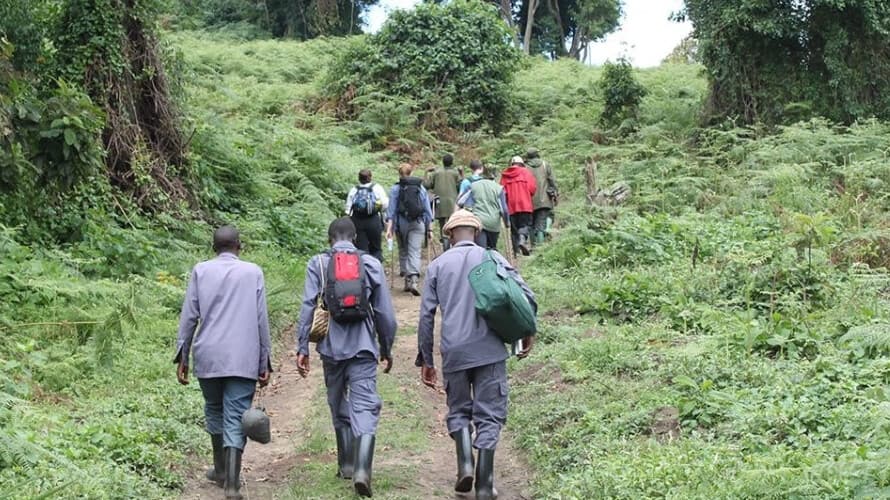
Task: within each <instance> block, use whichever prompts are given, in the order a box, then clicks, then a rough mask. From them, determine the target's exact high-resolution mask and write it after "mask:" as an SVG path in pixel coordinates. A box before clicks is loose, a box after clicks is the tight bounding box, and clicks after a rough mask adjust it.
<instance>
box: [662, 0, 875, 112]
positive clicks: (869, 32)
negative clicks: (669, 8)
mask: <svg viewBox="0 0 890 500" xmlns="http://www.w3.org/2000/svg"><path fill="white" fill-rule="evenodd" d="M677 17H678V18H679V19H684V18H688V19H690V20H691V21H692V23H693V25H694V33H693V36H694V37H695V38H696V39H697V40H698V41H699V43H700V46H699V55H700V57H701V60H702V62H703V63H704V64H705V66H707V69H708V77H709V80H710V87H711V91H710V99H709V106H708V110H707V114H708V116H709V117H711V118H718V119H719V118H722V117H738V118H740V119H741V120H742V121H744V122H746V123H752V122H755V121H764V122H767V123H781V122H784V121H789V120H792V119H796V118H801V117H805V116H806V115H813V114H815V115H822V116H826V117H828V118H830V119H833V120H836V121H841V122H851V121H854V120H856V119H857V118H862V117H868V116H878V117H883V118H887V117H890V94H888V93H887V92H886V88H888V86H890V3H888V2H886V1H884V0H846V1H843V2H839V1H837V0H782V1H776V2H762V1H759V0H742V1H738V0H687V1H686V9H685V10H684V11H683V12H681V13H679V14H678V16H677Z"/></svg>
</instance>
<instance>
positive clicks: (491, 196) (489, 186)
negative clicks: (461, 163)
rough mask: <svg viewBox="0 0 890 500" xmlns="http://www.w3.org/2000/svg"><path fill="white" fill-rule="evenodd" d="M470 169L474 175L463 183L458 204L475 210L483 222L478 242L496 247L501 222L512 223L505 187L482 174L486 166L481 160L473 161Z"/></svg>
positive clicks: (472, 210) (475, 213)
mask: <svg viewBox="0 0 890 500" xmlns="http://www.w3.org/2000/svg"><path fill="white" fill-rule="evenodd" d="M470 169H471V170H472V175H470V177H469V178H468V179H465V180H464V182H465V183H466V184H461V195H460V198H458V200H457V205H458V206H459V207H460V208H466V209H468V210H469V211H471V212H473V214H474V215H475V216H476V217H478V218H479V220H480V221H481V222H482V231H480V232H479V236H478V237H477V238H476V244H477V245H479V246H481V247H483V248H488V249H495V248H497V246H498V237H499V236H500V233H501V222H502V221H503V223H504V225H505V226H506V225H507V224H509V223H510V220H509V214H508V211H507V196H506V194H504V188H502V187H501V186H499V185H498V183H496V182H494V181H493V180H490V179H486V178H484V177H483V176H482V174H483V171H484V168H483V166H482V162H481V161H479V160H473V161H471V162H470Z"/></svg>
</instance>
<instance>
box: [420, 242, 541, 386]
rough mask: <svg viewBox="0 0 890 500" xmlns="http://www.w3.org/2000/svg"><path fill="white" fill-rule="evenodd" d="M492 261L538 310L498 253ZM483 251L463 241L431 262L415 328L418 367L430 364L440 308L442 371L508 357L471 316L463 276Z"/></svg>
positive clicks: (473, 303) (470, 299)
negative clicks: (517, 284)
mask: <svg viewBox="0 0 890 500" xmlns="http://www.w3.org/2000/svg"><path fill="white" fill-rule="evenodd" d="M492 254H493V255H494V257H495V259H497V260H498V262H499V263H500V264H501V265H503V266H504V268H505V269H507V271H508V272H509V273H510V275H511V276H513V277H514V278H516V280H517V282H518V283H519V285H520V286H521V287H522V290H523V291H524V292H525V295H526V297H528V300H529V302H531V304H532V307H533V308H535V309H536V310H537V303H536V302H535V295H534V293H532V291H531V289H530V288H529V287H528V285H526V283H525V282H524V281H523V280H522V278H521V277H520V276H519V274H518V273H517V272H516V270H515V269H513V267H511V266H510V264H509V263H508V262H507V260H506V259H504V258H503V257H502V256H501V255H500V254H499V253H497V252H492ZM484 255H485V249H483V248H482V247H480V246H478V245H476V244H475V243H473V242H471V241H462V242H460V243H458V244H456V245H455V246H453V247H452V248H451V249H449V250H448V251H447V252H445V253H443V254H442V255H441V256H440V257H439V258H438V259H436V260H434V261H433V263H432V264H430V266H429V269H428V270H427V276H426V281H425V282H424V287H423V298H422V299H421V303H420V324H419V326H418V330H417V340H418V350H419V354H418V357H417V361H416V364H417V366H421V365H426V366H434V365H433V332H434V331H435V318H436V308H437V307H440V306H441V308H442V340H441V346H440V349H441V352H442V372H443V373H449V372H455V371H459V370H466V369H469V368H475V367H477V366H483V365H488V364H491V363H497V362H499V361H504V360H505V359H507V357H508V356H509V355H508V353H507V349H506V347H505V346H504V342H503V341H502V340H501V339H500V338H498V336H497V335H495V333H494V332H493V331H491V330H490V329H489V328H488V325H487V324H486V323H485V320H484V319H483V318H482V317H481V316H479V314H477V313H476V296H475V294H474V292H473V288H472V287H471V286H470V282H469V280H468V279H467V277H468V276H469V274H470V270H471V269H473V268H474V267H476V266H477V265H479V263H481V262H482V259H483V257H484Z"/></svg>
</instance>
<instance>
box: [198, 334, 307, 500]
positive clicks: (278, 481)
mask: <svg viewBox="0 0 890 500" xmlns="http://www.w3.org/2000/svg"><path fill="white" fill-rule="evenodd" d="M282 349H283V350H284V351H285V353H284V354H283V355H281V356H280V357H279V358H278V363H277V366H275V367H274V369H275V373H273V376H272V382H271V383H270V384H269V385H268V386H266V387H264V388H262V389H260V390H259V391H258V392H257V396H256V399H255V405H257V406H264V407H265V408H266V412H267V413H268V414H269V417H270V419H271V422H272V441H271V442H270V443H269V444H265V445H261V444H257V443H254V442H248V444H247V448H246V450H245V452H244V458H243V464H242V475H241V482H242V487H241V493H242V494H243V495H244V498H245V499H247V500H266V499H271V498H276V497H277V496H278V495H277V493H278V492H280V491H282V490H284V489H285V487H286V486H287V484H288V482H289V479H290V472H291V470H293V468H294V466H295V465H296V464H297V460H298V459H299V457H298V456H297V454H296V451H295V450H296V447H297V440H298V439H300V438H301V436H302V435H303V434H302V433H301V432H299V431H300V430H301V425H302V424H303V423H304V422H305V417H306V411H307V410H310V409H311V408H310V407H309V405H307V404H306V403H305V402H306V401H309V400H311V399H312V397H313V395H314V394H315V393H316V391H317V390H318V388H319V387H320V386H321V385H322V384H323V382H322V379H321V370H318V369H316V370H312V371H310V374H309V377H308V378H306V379H302V378H300V375H299V374H298V373H297V365H296V361H295V359H294V358H295V355H294V354H293V349H291V347H290V346H285V347H282ZM209 460H210V457H206V458H204V461H206V462H208V463H209ZM207 465H208V464H200V465H199V468H197V469H195V470H193V471H192V473H191V475H190V477H189V478H188V484H187V486H186V488H185V490H184V491H183V493H182V497H181V498H182V499H183V500H186V499H187V500H219V499H220V498H222V497H223V490H222V489H221V488H220V487H218V486H216V485H215V484H213V483H210V482H209V481H207V480H206V479H205V478H204V471H205V469H206V467H207Z"/></svg>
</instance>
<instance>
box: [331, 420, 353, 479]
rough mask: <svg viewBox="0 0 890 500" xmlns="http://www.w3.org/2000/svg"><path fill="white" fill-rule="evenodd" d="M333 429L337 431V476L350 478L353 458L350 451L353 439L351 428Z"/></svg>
mask: <svg viewBox="0 0 890 500" xmlns="http://www.w3.org/2000/svg"><path fill="white" fill-rule="evenodd" d="M335 431H336V433H337V477H340V478H343V479H352V470H353V462H352V461H353V460H354V459H355V457H354V456H353V455H354V453H353V451H352V446H353V441H354V439H353V437H352V429H350V428H349V427H343V428H341V429H335Z"/></svg>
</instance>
